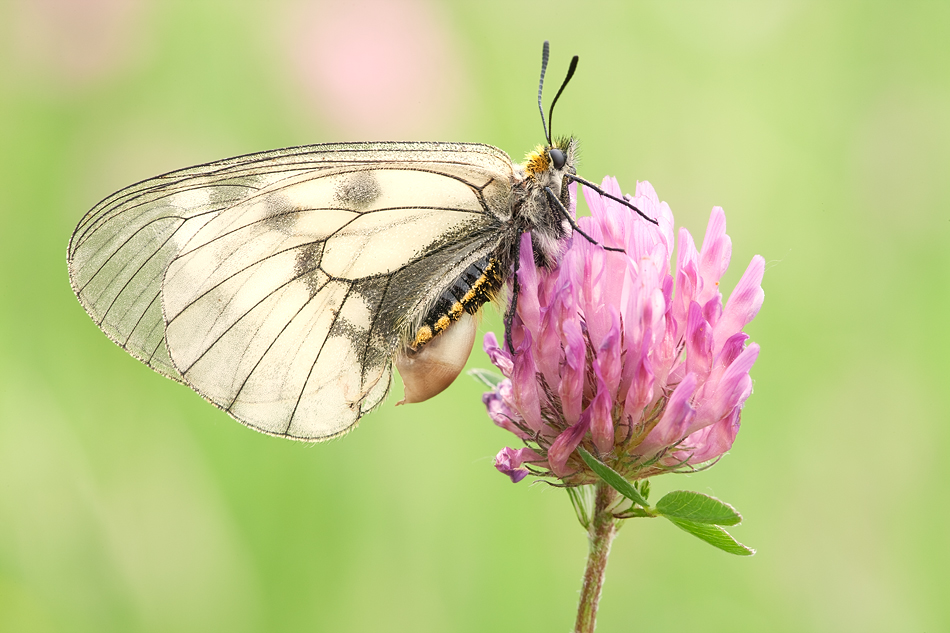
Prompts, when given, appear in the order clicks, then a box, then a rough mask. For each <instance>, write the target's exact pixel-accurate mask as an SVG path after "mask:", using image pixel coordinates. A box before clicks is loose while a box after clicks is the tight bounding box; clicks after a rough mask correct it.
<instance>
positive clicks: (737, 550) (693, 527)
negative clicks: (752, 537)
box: [666, 516, 755, 556]
mask: <svg viewBox="0 0 950 633" xmlns="http://www.w3.org/2000/svg"><path fill="white" fill-rule="evenodd" d="M666 518H667V519H668V520H669V522H670V523H672V524H673V525H675V526H676V527H678V528H679V529H681V530H683V531H685V532H689V533H690V534H692V535H693V536H695V537H697V538H700V539H702V540H704V541H706V542H707V543H709V544H710V545H712V546H713V547H718V548H719V549H721V550H722V551H724V552H727V553H729V554H735V555H736V556H752V555H753V554H755V550H754V549H752V548H751V547H746V546H745V545H743V544H742V543H740V542H739V541H737V540H736V539H734V538H732V535H731V534H729V532H726V531H725V530H724V529H722V528H721V527H719V526H718V525H711V524H709V523H696V522H694V521H687V520H685V519H677V518H674V517H671V516H666Z"/></svg>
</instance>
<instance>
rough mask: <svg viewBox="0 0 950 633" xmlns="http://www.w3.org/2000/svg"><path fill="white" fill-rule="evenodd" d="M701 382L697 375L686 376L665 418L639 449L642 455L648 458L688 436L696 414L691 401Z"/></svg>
mask: <svg viewBox="0 0 950 633" xmlns="http://www.w3.org/2000/svg"><path fill="white" fill-rule="evenodd" d="M698 384H699V380H698V378H697V377H696V375H695V374H686V377H685V378H683V380H682V381H680V384H679V385H677V386H676V389H674V390H673V393H672V394H670V398H669V400H668V401H667V402H666V410H665V411H664V412H663V417H661V418H660V421H659V422H658V423H657V425H656V426H655V427H653V430H652V431H650V434H649V435H647V437H646V439H645V440H644V441H643V442H642V443H641V444H640V446H639V447H638V448H637V452H638V453H639V454H640V455H643V456H645V457H648V456H650V455H653V454H655V453H656V452H657V451H659V450H660V449H662V448H664V447H667V446H670V445H672V444H675V443H676V442H678V441H680V440H681V439H682V438H683V437H684V436H685V435H686V429H687V427H688V425H689V423H690V421H691V420H692V419H693V416H694V415H695V414H696V411H695V409H693V407H692V406H691V405H690V399H691V398H692V397H693V394H694V393H695V392H696V386H697V385H698Z"/></svg>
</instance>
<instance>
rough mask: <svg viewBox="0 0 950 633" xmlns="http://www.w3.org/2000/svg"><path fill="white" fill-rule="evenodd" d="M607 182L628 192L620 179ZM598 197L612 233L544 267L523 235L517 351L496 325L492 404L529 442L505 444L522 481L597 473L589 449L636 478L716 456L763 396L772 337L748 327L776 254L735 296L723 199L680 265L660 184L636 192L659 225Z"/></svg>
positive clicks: (683, 244) (595, 222)
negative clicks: (760, 375) (760, 377)
mask: <svg viewBox="0 0 950 633" xmlns="http://www.w3.org/2000/svg"><path fill="white" fill-rule="evenodd" d="M602 187H603V189H604V190H605V191H607V192H608V193H610V194H613V195H615V196H618V197H619V196H621V195H622V194H621V191H620V187H619V185H618V184H617V181H616V180H615V179H613V178H610V177H608V178H606V179H605V180H604V182H603V185H602ZM571 193H572V199H573V198H574V195H575V194H576V189H574V185H572V192H571ZM584 195H585V198H586V200H587V204H588V206H589V207H590V209H591V213H592V217H589V218H580V219H579V220H578V225H579V226H580V227H581V229H582V230H583V231H584V232H585V233H587V234H588V235H590V236H591V237H592V238H593V239H594V240H596V241H597V242H599V244H591V243H589V242H588V241H587V240H585V239H582V238H580V236H575V237H574V239H573V240H572V242H571V244H570V246H569V247H568V248H567V250H566V251H565V253H564V255H563V257H562V258H561V261H560V263H559V265H558V266H557V267H556V268H555V269H553V270H547V269H544V268H538V267H537V266H536V265H535V262H534V257H533V254H532V248H531V236H530V234H529V233H526V234H525V235H523V236H522V242H521V253H520V254H521V259H520V266H519V270H518V282H519V284H520V294H519V296H518V303H517V309H516V313H515V315H514V318H513V321H512V323H511V339H512V343H513V345H514V348H515V349H514V351H512V350H509V349H506V348H505V347H502V346H501V345H500V344H499V342H498V339H497V337H496V336H495V335H494V334H492V333H488V334H487V335H486V336H485V341H484V347H485V351H486V352H487V353H488V355H489V357H490V359H491V360H492V362H493V363H494V364H495V366H496V367H498V369H499V370H500V371H501V372H502V374H504V376H505V379H504V380H503V381H502V382H500V383H499V384H498V385H497V387H496V388H495V389H494V390H493V391H491V392H489V393H486V394H485V396H484V398H483V401H484V403H485V405H486V407H487V409H488V413H489V416H490V417H491V419H492V420H493V421H494V422H495V423H496V424H497V425H499V426H501V427H502V428H505V429H507V430H509V431H511V432H512V433H514V434H515V435H516V436H517V437H518V438H519V439H520V440H522V442H523V443H524V448H521V449H518V450H515V449H512V448H505V449H503V450H502V451H501V452H500V453H499V454H498V456H497V457H496V459H495V465H496V468H498V470H499V471H501V472H503V473H505V474H507V475H508V476H509V477H511V480H512V481H513V482H518V481H521V480H522V479H524V477H525V476H527V475H528V474H529V473H530V474H534V475H536V476H540V477H549V478H554V479H556V480H559V482H556V483H559V484H562V485H568V486H573V485H581V484H587V483H593V482H595V481H597V476H596V475H595V474H594V473H593V472H591V471H590V470H589V469H588V467H587V466H586V464H585V463H584V461H583V460H582V458H581V457H580V456H579V455H578V453H577V451H576V449H577V448H578V447H579V446H583V447H584V448H585V449H586V450H588V451H589V452H590V453H592V454H594V455H595V456H597V457H598V458H599V459H600V460H601V461H603V462H605V463H607V464H608V465H610V466H611V467H612V468H613V469H614V470H616V471H617V472H619V473H620V474H622V475H623V476H624V477H626V478H627V479H628V480H635V479H645V478H647V477H650V476H653V475H656V474H660V473H663V472H670V471H689V470H694V469H696V468H697V467H701V466H703V465H705V464H708V463H711V462H712V461H713V460H715V459H717V458H718V457H720V456H721V455H722V454H723V453H725V452H726V451H727V450H729V448H730V447H731V446H732V444H733V441H734V440H735V438H736V433H737V432H738V430H739V418H740V412H741V410H742V407H743V405H744V403H745V401H746V399H747V398H748V397H749V395H750V394H751V393H752V379H751V378H750V376H749V370H750V369H751V368H752V365H753V363H754V362H755V360H756V357H757V356H758V354H759V346H758V345H757V344H755V343H750V342H749V341H748V339H749V336H748V335H747V334H745V333H744V332H743V331H742V329H743V328H744V327H745V326H746V325H747V324H748V323H749V322H750V321H751V320H752V318H753V317H754V316H755V315H756V313H757V312H758V311H759V308H760V307H761V306H762V301H763V299H764V292H763V290H762V275H763V272H764V269H765V261H764V259H763V258H762V257H761V256H758V255H756V256H755V257H753V258H752V262H751V263H750V264H749V266H748V268H747V269H746V271H745V274H743V276H742V279H741V280H740V281H739V283H738V285H737V286H736V288H735V289H734V290H733V291H732V293H731V295H730V296H729V300H728V302H726V303H725V305H724V304H723V297H722V294H721V293H720V289H719V281H720V279H721V278H722V275H723V273H725V271H726V268H727V267H728V265H729V260H730V256H731V254H732V242H731V240H730V239H729V236H728V235H726V217H725V214H724V213H723V210H722V209H721V208H720V207H715V208H713V210H712V213H711V215H710V218H709V225H708V226H707V229H706V235H705V238H704V239H703V243H702V247H701V249H699V250H697V249H696V246H695V243H694V242H693V238H692V236H691V235H690V234H689V232H688V231H686V230H685V229H680V231H679V243H678V251H677V259H676V267H675V271H671V270H670V259H671V256H672V254H673V245H674V239H673V214H672V212H671V211H670V208H669V206H668V205H667V204H666V203H665V202H660V201H659V199H658V198H657V195H656V192H655V191H654V190H653V187H652V186H651V185H650V184H649V183H648V182H640V183H638V184H637V188H636V195H635V196H632V197H631V196H627V198H626V199H627V200H628V201H630V202H631V203H632V204H633V205H635V206H636V207H637V208H639V209H640V210H641V211H643V212H644V213H645V214H646V215H648V216H650V217H653V218H656V220H657V222H658V225H653V224H650V223H648V222H645V221H644V220H643V219H642V218H640V217H638V216H637V215H636V214H635V213H634V212H633V211H631V210H630V209H628V208H627V207H625V206H623V205H621V204H619V203H617V202H615V201H613V200H610V199H609V198H604V197H601V196H599V195H598V194H596V193H595V192H593V191H590V190H588V189H585V190H584ZM603 246H612V247H619V248H622V249H623V251H624V252H617V251H608V250H605V249H604V248H603Z"/></svg>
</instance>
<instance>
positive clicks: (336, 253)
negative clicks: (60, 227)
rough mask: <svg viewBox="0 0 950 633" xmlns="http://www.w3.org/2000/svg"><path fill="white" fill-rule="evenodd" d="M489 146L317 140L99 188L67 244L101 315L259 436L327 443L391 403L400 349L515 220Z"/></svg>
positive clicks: (160, 366) (500, 165)
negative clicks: (102, 193) (107, 190)
mask: <svg viewBox="0 0 950 633" xmlns="http://www.w3.org/2000/svg"><path fill="white" fill-rule="evenodd" d="M511 182H512V166H511V162H510V160H509V158H508V156H507V155H506V154H505V153H504V152H502V151H501V150H498V149H496V148H494V147H491V146H487V145H478V144H457V143H365V144H327V145H311V146H305V147H298V148H290V149H284V150H277V151H273V152H265V153H261V154H252V155H248V156H242V157H237V158H232V159H228V160H224V161H218V162H215V163H209V164H207V165H202V166H198V167H193V168H189V169H185V170H181V171H176V172H172V173H169V174H166V175H164V176H159V177H157V178H153V179H150V180H146V181H143V182H141V183H138V184H136V185H133V186H131V187H129V188H127V189H124V190H122V191H119V192H117V193H115V194H113V195H112V196H110V197H109V198H106V199H105V200H103V201H102V202H100V203H99V204H98V205H96V207H95V208H93V209H92V210H91V211H90V212H89V213H88V214H87V215H86V216H85V217H84V218H83V221H82V222H81V223H80V224H79V226H78V227H77V228H76V231H75V233H74V234H73V237H72V240H71V241H70V245H69V270H70V278H71V282H72V285H73V289H74V290H75V292H76V295H77V296H78V297H79V300H80V302H81V303H82V305H83V306H84V307H85V308H86V310H87V311H88V312H89V314H90V315H91V316H92V318H93V319H94V320H95V322H96V323H97V325H99V327H100V328H101V329H102V330H103V331H104V332H105V333H106V334H107V335H108V336H109V337H110V338H111V339H112V340H114V341H115V342H116V343H118V344H119V345H120V346H121V347H123V348H124V349H126V350H127V351H128V352H129V353H131V354H132V355H133V356H135V357H136V358H138V359H140V360H141V361H142V362H144V363H145V364H147V365H149V366H150V367H152V368H153V369H155V370H156V371H158V372H160V373H162V374H164V375H166V376H168V377H170V378H173V379H175V380H179V381H182V382H184V383H186V384H188V385H189V386H191V387H192V388H193V389H195V390H196V391H197V392H198V393H199V394H201V395H202V396H203V397H204V398H206V399H207V400H209V401H211V402H212V403H214V404H216V405H217V406H219V407H221V408H222V409H224V410H225V411H227V412H228V413H229V414H230V415H232V416H233V417H235V418H236V419H238V420H239V421H241V422H243V423H244V424H247V425H248V426H251V427H253V428H256V429H258V430H260V431H263V432H265V433H270V434H273V435H281V436H289V437H293V438H296V439H303V440H322V439H326V438H329V437H333V436H336V435H339V434H341V433H345V432H346V431H347V430H349V429H350V428H351V427H352V426H353V425H354V424H355V423H356V422H357V420H358V419H359V417H360V416H361V415H363V414H364V413H365V412H367V411H368V410H369V409H371V408H373V407H374V406H376V405H377V404H379V403H380V402H381V401H382V399H383V398H384V397H385V395H386V393H387V391H388V389H389V384H390V380H391V373H392V368H391V364H392V356H393V354H394V353H395V352H396V350H397V349H398V348H399V346H400V345H402V344H404V341H405V339H406V337H407V336H408V335H409V334H410V332H411V331H412V330H413V328H414V327H416V326H418V323H419V321H420V319H421V318H422V317H423V316H424V314H425V312H426V310H427V309H428V307H429V306H430V305H432V303H433V302H434V301H435V300H436V299H437V298H438V297H439V295H440V293H441V292H442V291H443V289H444V288H445V287H446V286H447V285H449V284H451V283H453V282H454V281H455V280H456V279H457V278H458V277H459V276H460V275H461V274H462V273H463V272H464V271H465V269H466V268H467V267H468V266H469V265H471V264H472V263H474V262H475V261H477V260H479V259H480V258H483V257H484V256H485V255H487V254H488V253H490V252H492V251H493V250H494V249H495V248H496V247H497V245H498V243H499V241H500V240H501V239H502V238H503V236H504V235H505V233H506V230H508V228H509V226H510V219H511V218H510V214H511V209H510V207H511Z"/></svg>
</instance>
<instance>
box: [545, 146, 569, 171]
mask: <svg viewBox="0 0 950 633" xmlns="http://www.w3.org/2000/svg"><path fill="white" fill-rule="evenodd" d="M548 156H550V157H551V162H552V163H553V164H554V169H560V168H561V167H564V163H565V162H566V161H567V157H566V156H564V152H562V151H561V150H559V149H552V150H549V151H548Z"/></svg>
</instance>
